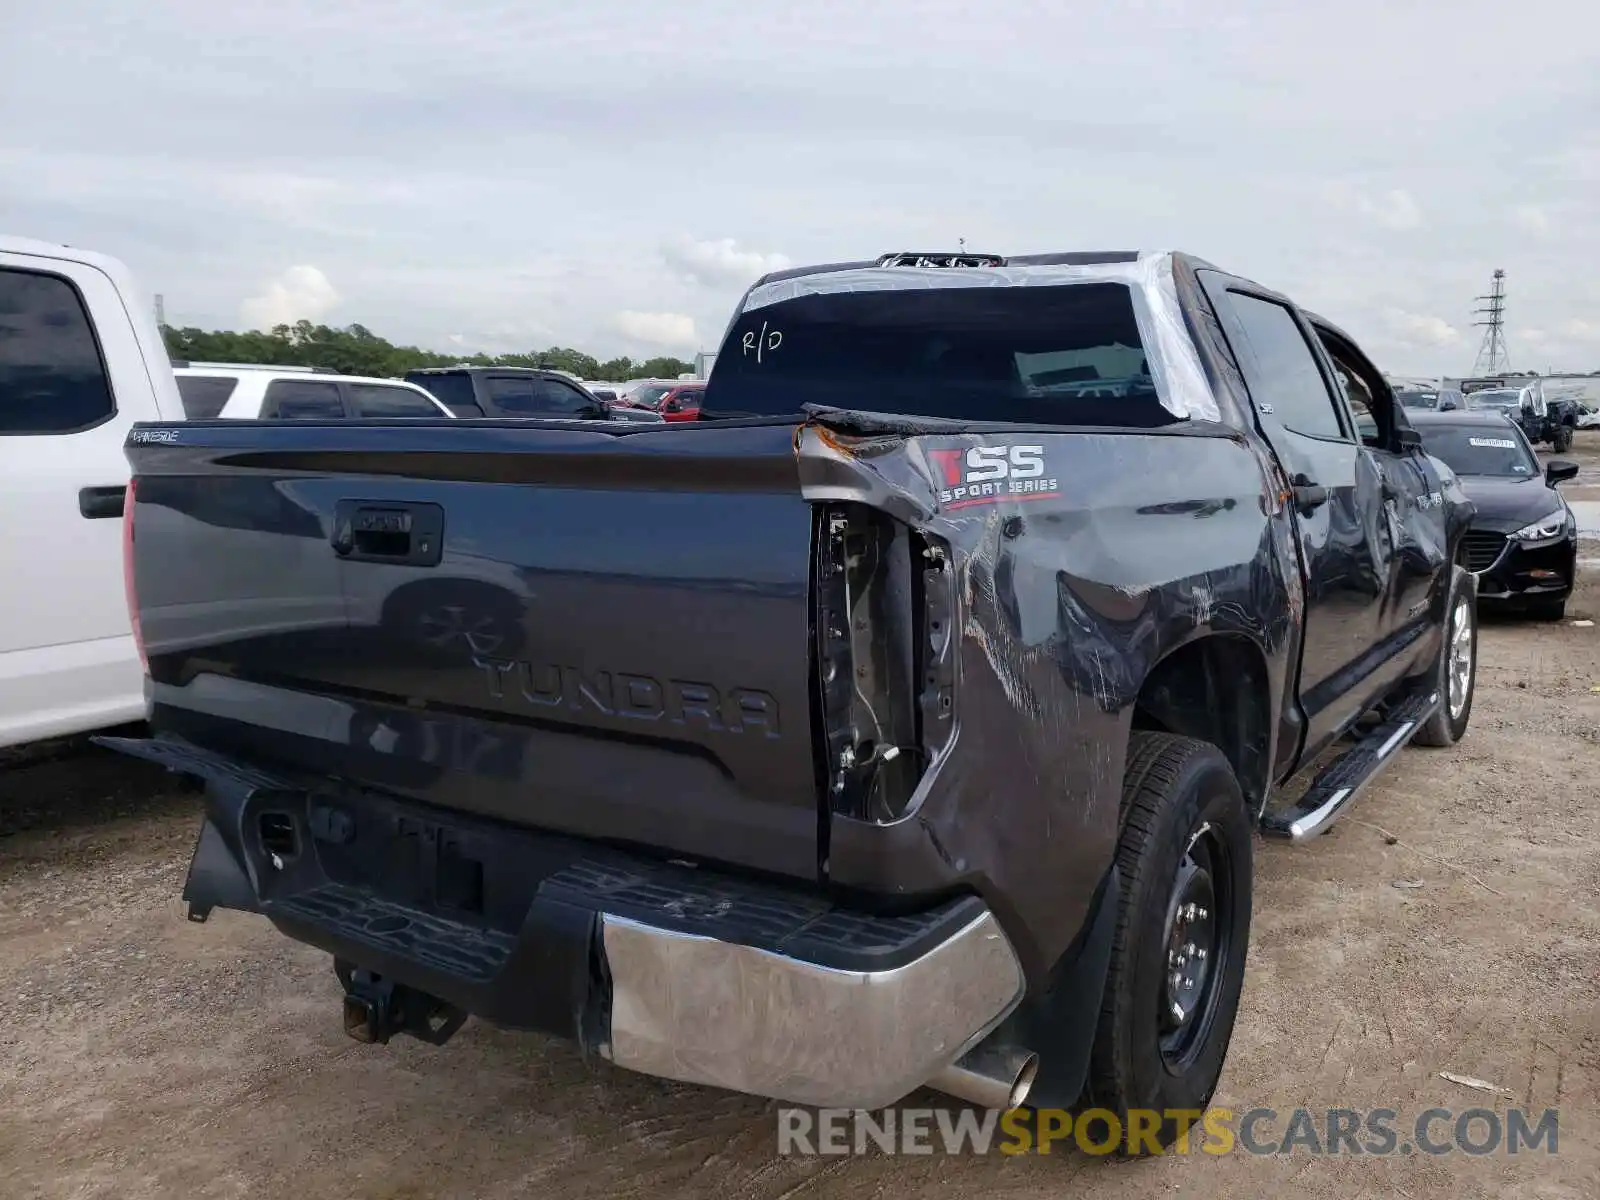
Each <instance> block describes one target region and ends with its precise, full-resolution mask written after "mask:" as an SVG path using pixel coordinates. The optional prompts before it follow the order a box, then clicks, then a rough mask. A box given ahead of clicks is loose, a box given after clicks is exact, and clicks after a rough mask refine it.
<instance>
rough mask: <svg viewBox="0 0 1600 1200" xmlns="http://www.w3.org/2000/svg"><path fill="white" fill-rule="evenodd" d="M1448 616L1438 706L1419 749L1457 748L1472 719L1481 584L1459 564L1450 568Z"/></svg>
mask: <svg viewBox="0 0 1600 1200" xmlns="http://www.w3.org/2000/svg"><path fill="white" fill-rule="evenodd" d="M1445 613H1446V616H1445V625H1444V635H1443V636H1442V637H1441V638H1440V639H1439V663H1438V666H1437V667H1435V668H1434V669H1435V671H1436V672H1437V674H1436V675H1435V676H1434V678H1435V679H1436V680H1437V681H1438V687H1439V707H1438V710H1437V711H1435V712H1434V714H1433V716H1431V717H1429V718H1428V723H1427V724H1426V725H1424V726H1423V727H1422V728H1421V729H1419V730H1418V731H1417V735H1416V737H1415V738H1414V739H1413V740H1414V741H1415V742H1416V743H1417V745H1419V746H1453V745H1455V744H1456V743H1457V742H1459V741H1460V740H1461V738H1462V736H1463V735H1464V734H1465V733H1466V732H1467V722H1468V721H1469V720H1471V719H1472V696H1473V693H1474V692H1475V691H1476V690H1477V682H1478V585H1477V581H1476V580H1474V579H1473V577H1472V574H1471V572H1469V571H1468V570H1467V569H1466V568H1465V567H1463V566H1461V565H1459V564H1457V565H1456V566H1454V567H1452V568H1451V569H1450V599H1449V601H1448V603H1447V604H1446V605H1445ZM1463 655H1464V656H1465V661H1464V662H1463V661H1462V658H1461V656H1463ZM1463 668H1464V671H1465V674H1464V677H1463V676H1462V675H1461V672H1462V670H1463ZM1453 689H1454V690H1453Z"/></svg>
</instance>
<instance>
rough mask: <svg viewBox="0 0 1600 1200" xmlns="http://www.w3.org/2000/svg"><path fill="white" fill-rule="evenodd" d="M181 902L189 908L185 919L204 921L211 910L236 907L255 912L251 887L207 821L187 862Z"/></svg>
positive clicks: (224, 842) (257, 907)
mask: <svg viewBox="0 0 1600 1200" xmlns="http://www.w3.org/2000/svg"><path fill="white" fill-rule="evenodd" d="M183 901H184V903H185V904H187V905H188V906H189V920H191V921H195V922H204V921H205V919H206V918H207V917H209V916H210V915H211V910H212V909H213V908H236V909H238V910H239V911H240V912H249V913H258V912H260V911H261V907H260V905H258V904H257V903H256V892H255V888H254V887H252V886H251V883H250V877H249V876H248V875H246V874H245V873H244V868H242V867H241V866H240V865H239V860H238V859H237V858H235V857H234V854H233V851H232V850H230V849H228V843H227V842H226V841H224V840H223V837H222V831H221V830H219V829H218V828H217V827H216V825H214V824H213V823H212V822H211V820H210V819H209V818H207V820H206V823H205V824H204V825H203V826H201V828H200V840H199V841H198V842H196V843H195V847H194V857H193V858H191V859H190V860H189V877H188V878H187V879H186V880H184V884H183Z"/></svg>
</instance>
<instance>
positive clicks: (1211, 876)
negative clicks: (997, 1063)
mask: <svg viewBox="0 0 1600 1200" xmlns="http://www.w3.org/2000/svg"><path fill="white" fill-rule="evenodd" d="M1252 837H1253V827H1252V823H1251V820H1250V816H1249V813H1248V812H1247V810H1246V808H1245V803H1244V797H1243V795H1242V794H1241V792H1240V790H1239V783H1238V780H1237V779H1236V778H1235V777H1234V774H1233V768H1232V767H1230V766H1229V765H1228V761H1227V759H1226V758H1224V757H1223V755H1222V752H1221V751H1220V750H1218V749H1217V748H1216V747H1215V746H1213V745H1211V744H1209V743H1207V742H1201V741H1197V740H1195V739H1193V738H1185V737H1177V736H1174V735H1172V734H1166V733H1143V732H1141V733H1135V734H1134V735H1133V738H1132V741H1131V742H1130V744H1129V749H1128V768H1127V772H1126V774H1125V775H1124V779H1123V826H1122V838H1121V841H1120V844H1119V845H1118V848H1117V866H1118V869H1119V872H1120V874H1121V877H1122V891H1121V896H1120V898H1119V905H1118V910H1117V926H1116V934H1115V940H1114V941H1113V944H1112V952H1111V966H1110V970H1109V972H1108V974H1107V976H1106V989H1105V997H1104V1000H1103V1002H1102V1005H1101V1012H1100V1019H1099V1023H1098V1026H1097V1028H1096V1032H1095V1040H1094V1048H1093V1052H1092V1055H1091V1060H1090V1069H1089V1082H1088V1087H1087V1088H1086V1090H1085V1095H1084V1098H1083V1102H1082V1103H1081V1105H1080V1108H1081V1114H1080V1115H1081V1119H1083V1120H1084V1121H1085V1122H1087V1124H1088V1134H1087V1136H1088V1137H1089V1138H1090V1139H1091V1140H1092V1141H1094V1142H1096V1143H1101V1142H1106V1141H1109V1140H1110V1139H1111V1138H1112V1137H1113V1136H1114V1135H1120V1136H1118V1137H1117V1140H1118V1143H1119V1147H1120V1149H1121V1151H1122V1152H1123V1153H1125V1154H1134V1155H1138V1154H1147V1153H1154V1152H1156V1151H1157V1149H1158V1148H1164V1147H1166V1146H1170V1145H1171V1144H1172V1143H1173V1142H1174V1141H1175V1140H1176V1139H1177V1137H1178V1135H1179V1134H1180V1133H1181V1132H1182V1126H1181V1125H1180V1123H1179V1121H1178V1120H1177V1119H1176V1118H1174V1117H1169V1116H1168V1115H1167V1114H1168V1113H1172V1112H1175V1111H1176V1110H1184V1109H1188V1110H1204V1109H1205V1108H1206V1106H1207V1105H1208V1104H1209V1103H1210V1101H1211V1097H1212V1095H1213V1094H1214V1093H1215V1091H1216V1088H1217V1080H1218V1078H1219V1077H1220V1076H1221V1074H1222V1064H1223V1060H1224V1058H1225V1057H1226V1056H1227V1053H1228V1043H1229V1041H1230V1040H1231V1038H1232V1036H1233V1023H1234V1018H1235V1016H1236V1015H1237V1013H1238V1009H1239V993H1240V990H1241V989H1242V987H1243V984H1244V964H1245V951H1246V949H1247V948H1248V942H1249V937H1250V905H1251V896H1252V880H1251V870H1252V867H1251V863H1252V850H1253V842H1252ZM1113 1121H1114V1122H1115V1124H1113ZM1141 1126H1142V1127H1143V1129H1144V1130H1146V1131H1148V1134H1149V1135H1150V1136H1149V1137H1147V1138H1138V1137H1131V1136H1130V1135H1132V1134H1136V1133H1138V1132H1139V1130H1140V1127H1141ZM1152 1143H1153V1144H1152Z"/></svg>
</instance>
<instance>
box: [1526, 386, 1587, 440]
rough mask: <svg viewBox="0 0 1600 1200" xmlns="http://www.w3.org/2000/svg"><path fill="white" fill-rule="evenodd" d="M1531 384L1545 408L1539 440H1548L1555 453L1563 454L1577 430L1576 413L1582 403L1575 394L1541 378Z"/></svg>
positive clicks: (1577, 413)
mask: <svg viewBox="0 0 1600 1200" xmlns="http://www.w3.org/2000/svg"><path fill="white" fill-rule="evenodd" d="M1532 386H1533V388H1534V390H1535V391H1536V392H1538V394H1539V400H1540V402H1542V404H1543V406H1544V410H1545V415H1544V424H1543V426H1542V428H1541V430H1540V432H1541V434H1542V437H1541V439H1540V440H1542V441H1546V442H1549V443H1550V448H1551V449H1552V450H1554V451H1555V452H1556V453H1557V454H1565V453H1566V452H1567V451H1568V450H1570V449H1571V448H1572V437H1573V435H1574V434H1575V433H1576V432H1577V431H1578V415H1579V410H1580V409H1581V408H1582V405H1581V404H1580V403H1579V401H1578V397H1577V396H1575V395H1572V394H1570V393H1569V392H1566V391H1565V390H1563V389H1561V388H1558V387H1555V386H1553V385H1551V384H1548V383H1546V382H1545V381H1544V380H1542V379H1541V380H1536V381H1535V382H1534V384H1533V385H1532Z"/></svg>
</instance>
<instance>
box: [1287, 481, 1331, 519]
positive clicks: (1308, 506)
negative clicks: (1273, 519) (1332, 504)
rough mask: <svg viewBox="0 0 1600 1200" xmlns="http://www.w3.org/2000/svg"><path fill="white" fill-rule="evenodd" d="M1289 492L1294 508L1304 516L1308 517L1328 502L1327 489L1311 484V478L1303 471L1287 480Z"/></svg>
mask: <svg viewBox="0 0 1600 1200" xmlns="http://www.w3.org/2000/svg"><path fill="white" fill-rule="evenodd" d="M1289 490H1290V494H1291V495H1292V496H1293V497H1294V506H1295V507H1296V508H1298V509H1299V510H1300V512H1301V513H1302V514H1304V515H1310V513H1311V512H1312V511H1313V510H1315V509H1318V508H1321V507H1322V506H1323V505H1324V504H1326V503H1327V502H1328V489H1327V488H1325V487H1323V486H1322V485H1321V484H1318V483H1313V482H1311V477H1310V476H1308V475H1307V474H1305V472H1303V471H1302V472H1301V473H1300V474H1298V475H1296V476H1295V477H1294V478H1293V479H1291V480H1289Z"/></svg>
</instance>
